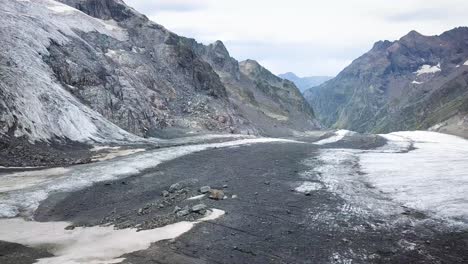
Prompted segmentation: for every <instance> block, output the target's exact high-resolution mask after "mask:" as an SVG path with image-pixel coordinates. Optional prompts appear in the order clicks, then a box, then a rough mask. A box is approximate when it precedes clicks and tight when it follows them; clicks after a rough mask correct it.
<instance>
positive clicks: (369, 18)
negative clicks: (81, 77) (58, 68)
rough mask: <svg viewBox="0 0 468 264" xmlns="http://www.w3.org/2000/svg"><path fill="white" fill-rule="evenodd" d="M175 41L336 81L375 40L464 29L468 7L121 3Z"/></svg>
mask: <svg viewBox="0 0 468 264" xmlns="http://www.w3.org/2000/svg"><path fill="white" fill-rule="evenodd" d="M124 1H125V2H126V3H127V4H128V5H130V6H132V7H134V8H135V9H137V10H138V11H140V12H141V13H143V14H145V15H147V16H148V17H149V18H150V19H151V20H153V21H154V22H156V23H158V24H161V25H163V26H164V27H166V28H167V29H169V30H171V31H173V32H174V33H177V34H179V35H181V36H185V37H190V38H195V39H196V40H197V41H198V42H201V43H204V44H209V43H212V42H214V41H216V40H221V41H223V43H224V44H225V45H226V47H227V48H228V50H229V52H230V54H231V56H232V57H234V58H236V59H237V60H239V61H241V60H245V59H254V60H257V61H259V62H260V63H261V64H262V65H264V66H265V67H266V68H268V69H269V70H271V71H272V72H273V73H275V74H280V73H284V72H294V73H296V74H298V75H299V76H318V75H326V76H334V75H336V74H338V73H339V72H340V71H341V70H342V69H343V68H344V67H346V66H347V65H349V64H350V63H351V62H352V61H353V60H354V59H356V58H357V57H359V56H360V55H362V54H363V53H365V52H367V51H368V50H370V49H371V48H372V46H373V44H374V43H375V42H377V41H379V40H397V39H399V38H401V37H402V36H404V35H405V34H407V33H408V32H409V31H411V30H416V31H418V32H419V33H421V34H424V35H439V34H441V33H442V32H444V31H447V30H450V29H452V28H454V27H458V26H468V1H467V0H288V1H283V0H281V1H280V0H124Z"/></svg>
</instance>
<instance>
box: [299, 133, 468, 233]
mask: <svg viewBox="0 0 468 264" xmlns="http://www.w3.org/2000/svg"><path fill="white" fill-rule="evenodd" d="M381 136H382V137H384V138H386V139H387V144H386V145H385V146H383V147H380V148H377V149H373V150H356V149H321V150H320V152H319V157H318V158H317V160H318V161H319V162H318V163H315V165H311V168H312V171H311V172H310V173H311V174H313V173H317V174H318V175H320V180H321V181H322V182H323V183H324V184H325V185H326V187H327V189H328V190H330V191H332V192H334V193H338V194H339V195H340V196H342V197H343V198H344V199H346V200H348V201H350V202H351V203H353V204H358V205H359V206H360V207H363V208H366V209H369V210H370V211H374V212H378V213H385V212H384V211H392V210H393V211H394V210H397V209H398V208H400V209H401V206H400V205H403V206H406V207H409V208H413V209H416V210H419V211H423V212H425V213H427V214H428V215H430V216H434V217H436V218H439V219H445V220H449V221H450V222H451V223H456V224H462V225H466V224H468V140H465V139H463V138H459V137H456V136H451V135H446V134H441V133H436V132H428V131H409V132H395V133H391V134H385V135H381ZM307 162H314V161H313V160H309V161H308V160H307V159H306V160H305V163H306V164H307ZM362 172H363V173H362ZM369 186H372V187H375V188H376V189H373V188H369ZM385 197H388V198H390V201H392V204H391V203H389V201H388V200H387V199H385ZM387 213H388V212H387Z"/></svg>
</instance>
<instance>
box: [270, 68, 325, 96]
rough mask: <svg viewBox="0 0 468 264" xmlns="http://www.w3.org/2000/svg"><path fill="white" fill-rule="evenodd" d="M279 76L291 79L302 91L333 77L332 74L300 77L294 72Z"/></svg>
mask: <svg viewBox="0 0 468 264" xmlns="http://www.w3.org/2000/svg"><path fill="white" fill-rule="evenodd" d="M278 77H280V78H283V79H286V80H290V81H291V82H293V83H294V84H295V85H296V86H297V88H299V90H300V91H301V92H304V91H306V90H307V89H309V88H312V87H315V86H319V85H321V84H322V83H324V82H326V81H328V80H330V79H332V78H333V77H331V76H308V77H299V76H297V75H296V74H295V73H293V72H287V73H283V74H280V75H278Z"/></svg>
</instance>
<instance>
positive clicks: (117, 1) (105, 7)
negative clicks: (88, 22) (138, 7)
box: [57, 0, 144, 21]
mask: <svg viewBox="0 0 468 264" xmlns="http://www.w3.org/2000/svg"><path fill="white" fill-rule="evenodd" d="M57 1H59V2H61V3H64V4H66V5H69V6H71V7H74V8H76V9H78V10H80V11H82V12H83V13H86V14H88V15H90V16H92V17H95V18H99V19H104V20H109V19H113V20H115V21H123V20H126V19H128V18H131V17H134V16H141V17H144V16H143V15H141V14H139V13H138V12H137V11H135V10H134V9H132V8H130V7H129V6H127V5H126V4H125V3H124V2H123V1H122V0H57Z"/></svg>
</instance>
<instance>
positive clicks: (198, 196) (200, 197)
mask: <svg viewBox="0 0 468 264" xmlns="http://www.w3.org/2000/svg"><path fill="white" fill-rule="evenodd" d="M205 196H206V195H204V194H200V195H196V196H192V197H190V198H188V199H187V200H189V201H193V200H200V199H203V198H204V197H205Z"/></svg>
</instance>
